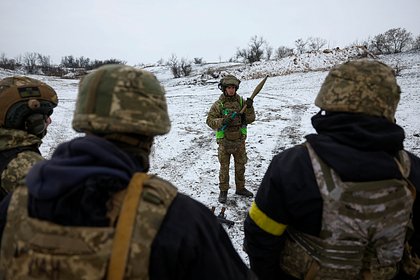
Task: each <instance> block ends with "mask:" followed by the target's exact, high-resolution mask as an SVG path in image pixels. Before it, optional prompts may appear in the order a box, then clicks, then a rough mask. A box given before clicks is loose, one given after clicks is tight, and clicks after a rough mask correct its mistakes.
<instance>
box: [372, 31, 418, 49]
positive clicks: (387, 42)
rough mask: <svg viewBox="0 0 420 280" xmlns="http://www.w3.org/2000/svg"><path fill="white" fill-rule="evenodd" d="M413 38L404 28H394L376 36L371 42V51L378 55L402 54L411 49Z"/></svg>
mask: <svg viewBox="0 0 420 280" xmlns="http://www.w3.org/2000/svg"><path fill="white" fill-rule="evenodd" d="M412 42H413V37H412V35H411V33H410V32H408V31H407V30H405V29H404V28H392V29H389V30H388V31H386V32H385V33H384V34H378V35H376V36H375V37H374V38H373V40H372V41H371V42H370V46H369V49H370V50H372V51H373V52H375V53H377V54H389V53H400V52H402V51H404V50H406V49H409V47H410V46H411V43H412Z"/></svg>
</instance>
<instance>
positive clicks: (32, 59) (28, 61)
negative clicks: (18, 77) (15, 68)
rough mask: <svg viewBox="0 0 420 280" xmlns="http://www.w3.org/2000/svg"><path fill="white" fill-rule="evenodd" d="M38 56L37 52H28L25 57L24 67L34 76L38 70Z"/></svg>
mask: <svg viewBox="0 0 420 280" xmlns="http://www.w3.org/2000/svg"><path fill="white" fill-rule="evenodd" d="M37 60H38V54H37V53H35V52H31V53H30V52H27V53H25V54H24V55H23V66H24V67H25V70H26V71H27V72H28V73H29V74H34V73H35V72H36V69H37V64H36V62H37Z"/></svg>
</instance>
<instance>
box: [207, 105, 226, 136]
mask: <svg viewBox="0 0 420 280" xmlns="http://www.w3.org/2000/svg"><path fill="white" fill-rule="evenodd" d="M222 123H223V116H222V114H221V113H220V107H219V102H215V103H213V105H212V106H211V108H210V111H209V112H208V114H207V120H206V124H207V125H208V126H209V127H211V128H212V129H214V130H217V129H219V128H220V127H221V126H222Z"/></svg>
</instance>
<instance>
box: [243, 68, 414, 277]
mask: <svg viewBox="0 0 420 280" xmlns="http://www.w3.org/2000/svg"><path fill="white" fill-rule="evenodd" d="M399 99H400V87H399V86H398V85H397V81H396V78H395V76H394V72H393V69H392V68H390V67H388V66H387V65H385V64H383V63H381V62H378V61H372V60H357V61H350V62H346V63H344V64H341V65H339V66H337V67H335V68H333V69H332V70H331V71H330V72H329V74H328V75H327V77H326V79H325V81H324V83H323V85H322V87H321V89H320V91H319V93H318V96H317V97H316V99H315V105H316V106H318V107H320V108H321V110H320V112H319V113H317V114H316V115H315V116H313V117H312V125H313V127H314V128H315V130H316V132H317V134H309V135H307V136H306V143H305V144H303V145H297V146H295V147H292V148H290V149H287V150H285V151H283V152H281V153H280V154H278V155H276V156H275V157H274V158H273V160H272V162H271V163H270V166H269V167H268V169H267V171H266V173H265V175H264V178H263V180H262V183H261V185H260V188H259V189H258V192H257V195H256V197H255V201H254V202H253V203H252V205H251V208H250V210H249V213H248V216H247V218H246V220H245V242H244V248H245V250H246V251H247V253H248V255H249V260H250V265H251V269H253V270H254V271H255V273H256V274H257V276H258V277H259V279H325V280H330V279H342V280H347V279H395V278H394V277H396V275H397V274H398V276H397V277H399V278H397V279H419V278H418V277H419V273H418V271H419V268H420V259H419V256H420V234H419V230H420V224H419V221H420V201H419V198H418V196H417V198H416V196H415V194H416V191H417V193H418V192H419V191H420V158H418V157H417V156H415V155H413V154H412V153H409V152H407V151H405V150H404V149H403V141H404V130H403V128H401V127H400V126H398V125H397V124H396V123H395V111H396V109H397V105H398V102H399ZM416 274H417V276H416Z"/></svg>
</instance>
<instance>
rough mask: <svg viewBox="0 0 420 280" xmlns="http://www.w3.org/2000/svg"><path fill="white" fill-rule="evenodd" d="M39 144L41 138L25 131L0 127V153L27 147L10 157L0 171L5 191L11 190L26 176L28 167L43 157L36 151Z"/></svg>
mask: <svg viewBox="0 0 420 280" xmlns="http://www.w3.org/2000/svg"><path fill="white" fill-rule="evenodd" d="M39 145H41V139H40V138H38V137H37V136H35V135H32V134H29V133H27V132H26V131H22V130H17V129H5V128H0V153H5V152H8V151H10V150H16V149H26V148H28V149H27V150H23V151H21V152H19V153H18V154H17V155H16V156H15V157H14V158H13V159H11V160H10V161H9V163H8V164H7V165H6V167H5V169H4V170H3V172H2V173H1V187H2V188H3V189H4V190H5V191H6V192H10V191H13V190H14V189H15V187H16V186H17V184H18V182H19V181H20V180H22V179H23V178H24V177H25V176H26V174H27V173H28V170H29V168H31V167H32V165H34V164H35V163H36V162H38V161H40V160H43V159H44V158H43V157H42V156H41V155H40V153H39V151H38V147H39Z"/></svg>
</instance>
